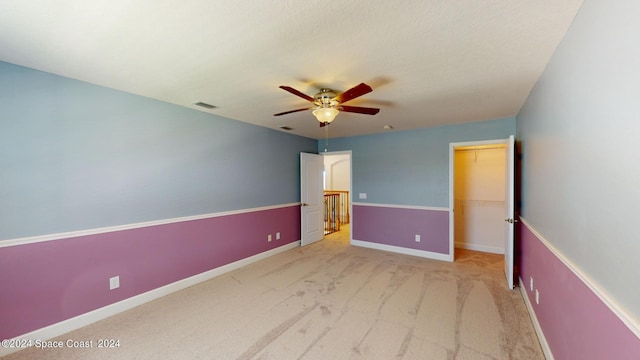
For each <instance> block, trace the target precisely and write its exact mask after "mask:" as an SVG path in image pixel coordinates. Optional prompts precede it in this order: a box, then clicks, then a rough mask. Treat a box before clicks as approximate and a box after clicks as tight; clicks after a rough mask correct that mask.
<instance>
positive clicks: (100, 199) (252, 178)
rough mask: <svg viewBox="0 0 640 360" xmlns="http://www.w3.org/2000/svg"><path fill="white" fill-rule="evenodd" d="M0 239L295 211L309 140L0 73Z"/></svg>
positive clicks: (16, 70)
mask: <svg viewBox="0 0 640 360" xmlns="http://www.w3.org/2000/svg"><path fill="white" fill-rule="evenodd" d="M0 117H1V118H0V169H2V171H1V173H0V184H1V185H0V240H5V239H13V238H18V237H25V236H34V235H41V234H51V233H58V232H67V231H73V230H81V229H91V228H98V227H105V226H113V225H122V224H131V223H136V222H143V221H150V220H160V219H169V218H175V217H181V216H189V215H199V214H207V213H212V212H219V211H228V210H236V209H245V208H253V207H259V206H267V205H276V204H284V203H291V202H298V201H300V195H299V182H300V180H299V166H300V165H299V153H300V152H301V151H305V152H313V151H315V150H316V146H317V145H316V140H313V139H308V138H303V137H298V136H294V135H290V134H285V133H282V132H279V131H275V130H270V129H267V128H263V127H259V126H254V125H250V124H246V123H242V122H238V121H233V120H229V119H225V118H222V117H219V116H216V115H212V114H207V113H204V112H201V111H197V110H192V109H188V108H184V107H180V106H176V105H172V104H168V103H165V102H161V101H156V100H152V99H149V98H145V97H141V96H137V95H132V94H128V93H124V92H120V91H116V90H112V89H108V88H104V87H100V86H96V85H92V84H88V83H84V82H80V81H76V80H71V79H68V78H63V77H60V76H56V75H52V74H48V73H44V72H40V71H35V70H32V69H27V68H24V67H20V66H16V65H12V64H7V63H2V62H0Z"/></svg>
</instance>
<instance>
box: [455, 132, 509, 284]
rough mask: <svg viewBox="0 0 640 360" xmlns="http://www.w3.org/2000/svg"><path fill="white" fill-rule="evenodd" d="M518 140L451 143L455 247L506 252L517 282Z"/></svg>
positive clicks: (507, 260)
mask: <svg viewBox="0 0 640 360" xmlns="http://www.w3.org/2000/svg"><path fill="white" fill-rule="evenodd" d="M514 143H515V139H514V137H513V136H510V137H509V138H508V139H504V140H489V141H477V142H464V143H452V144H450V154H449V156H450V159H449V166H450V179H449V191H450V200H449V202H450V205H449V206H450V209H451V210H450V216H449V218H450V251H451V253H452V254H453V259H455V249H469V250H474V251H482V252H488V253H495V254H503V255H504V268H505V275H506V278H507V285H508V287H509V288H513V286H514V280H513V268H514V266H513V263H514V245H513V244H514V241H513V235H514V231H513V228H514V222H515V221H516V220H514V219H513V218H514V215H513V212H514V209H513V204H514V155H513V154H514Z"/></svg>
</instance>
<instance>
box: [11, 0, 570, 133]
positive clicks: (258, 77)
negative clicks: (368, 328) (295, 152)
mask: <svg viewBox="0 0 640 360" xmlns="http://www.w3.org/2000/svg"><path fill="white" fill-rule="evenodd" d="M581 4H582V0H484V1H483V0H414V1H389V0H384V1H379V0H375V1H373V0H349V1H347V0H343V1H336V0H323V1H315V0H306V1H300V0H254V1H249V0H215V1H214V0H180V1H177V0H175V1H161V0H56V1H51V0H2V1H0V60H2V61H6V62H10V63H14V64H18V65H23V66H27V67H31V68H35V69H39V70H43V71H47V72H50V73H54V74H59V75H63V76H67V77H70V78H74V79H79V80H83V81H87V82H90V83H94V84H99V85H103V86H107V87H110V88H114V89H119V90H123V91H127V92H130V93H134V94H139V95H143V96H147V97H150V98H155V99H159V100H163V101H167V102H170V103H174V104H178V105H182V106H186V107H191V108H197V109H200V108H198V107H196V106H194V105H193V103H194V102H197V101H203V102H207V103H210V104H213V105H216V106H217V108H216V109H213V110H208V111H207V112H210V113H214V114H218V115H221V116H224V117H228V118H231V119H235V120H240V121H245V122H249V123H253V124H258V125H261V126H266V127H269V128H275V129H278V128H279V127H280V126H282V125H287V126H290V127H292V128H294V130H293V131H291V132H292V133H295V134H298V135H303V136H307V137H312V138H323V137H324V136H325V132H324V130H323V129H321V128H319V127H318V123H317V121H316V120H315V118H314V117H313V116H312V114H311V113H310V112H306V111H304V112H298V113H294V114H289V115H284V116H280V117H274V116H273V114H274V113H278V112H282V111H286V110H291V109H297V108H301V107H305V106H306V105H308V104H309V103H307V102H305V101H304V100H303V99H301V98H299V97H296V96H294V95H292V94H290V93H288V92H285V91H284V90H281V89H279V88H278V86H279V85H289V86H292V87H294V88H296V89H298V90H300V91H302V92H304V93H306V94H309V95H310V96H313V95H314V94H315V93H316V92H317V91H318V89H319V88H321V87H329V88H332V89H334V90H336V91H337V92H342V91H344V90H346V89H348V88H350V87H352V86H354V85H357V84H358V83H360V82H365V83H367V84H369V85H371V86H372V87H373V89H374V90H373V92H372V93H369V94H366V95H364V96H362V97H360V98H358V99H355V100H352V101H350V102H349V103H348V105H354V106H366V107H379V108H380V109H381V110H380V113H379V114H378V115H375V116H369V115H361V114H350V113H341V114H340V115H338V117H337V118H336V120H335V122H334V123H333V124H332V125H331V126H330V127H329V128H330V130H329V135H330V137H340V136H352V135H361V134H371V133H377V132H383V131H385V130H384V129H383V126H384V125H387V124H389V125H392V126H393V127H394V129H395V130H407V129H414V128H423V127H431V126H439V125H445V124H453V123H465V122H471V121H481V120H488V119H497V118H504V117H509V116H515V115H516V114H517V113H518V111H519V110H520V108H521V106H522V104H523V103H524V101H525V99H526V97H527V96H528V94H529V92H530V91H531V88H532V87H533V85H534V84H535V82H536V81H537V79H538V77H539V76H540V74H541V73H542V71H543V69H544V67H545V65H546V64H547V62H548V61H549V59H550V57H551V55H552V53H553V51H554V50H555V48H556V47H557V45H558V44H559V42H560V41H561V40H562V37H563V36H564V34H565V32H566V30H567V28H568V27H569V25H570V23H571V21H572V20H573V18H574V17H575V15H576V13H577V11H578V10H579V8H580V6H581ZM0 111H1V110H0ZM203 111H205V110H203Z"/></svg>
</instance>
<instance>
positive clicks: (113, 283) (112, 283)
mask: <svg viewBox="0 0 640 360" xmlns="http://www.w3.org/2000/svg"><path fill="white" fill-rule="evenodd" d="M119 287H120V276H114V277H112V278H109V290H113V289H117V288H119Z"/></svg>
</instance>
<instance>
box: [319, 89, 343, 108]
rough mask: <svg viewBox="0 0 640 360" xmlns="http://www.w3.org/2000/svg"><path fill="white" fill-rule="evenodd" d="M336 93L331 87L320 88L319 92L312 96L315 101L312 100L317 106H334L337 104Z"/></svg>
mask: <svg viewBox="0 0 640 360" xmlns="http://www.w3.org/2000/svg"><path fill="white" fill-rule="evenodd" d="M335 97H336V94H335V93H334V92H333V90H331V89H320V92H319V93H317V94H316V95H315V96H314V97H313V98H314V99H315V101H314V102H313V103H314V104H316V106H318V107H323V108H325V107H336V106H337V105H338V100H336V99H335Z"/></svg>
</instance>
